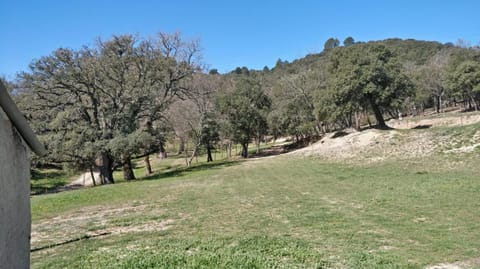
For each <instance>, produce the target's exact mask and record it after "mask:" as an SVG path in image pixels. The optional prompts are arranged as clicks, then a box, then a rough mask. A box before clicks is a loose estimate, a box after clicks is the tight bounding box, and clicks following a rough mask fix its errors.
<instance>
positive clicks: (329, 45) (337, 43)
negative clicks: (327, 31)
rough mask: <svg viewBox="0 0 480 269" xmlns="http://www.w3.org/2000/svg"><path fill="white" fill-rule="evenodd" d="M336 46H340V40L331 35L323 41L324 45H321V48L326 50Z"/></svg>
mask: <svg viewBox="0 0 480 269" xmlns="http://www.w3.org/2000/svg"><path fill="white" fill-rule="evenodd" d="M338 46H340V40H338V39H337V38H333V37H331V38H329V39H327V41H325V45H324V46H323V50H325V51H327V50H330V49H333V48H336V47H338Z"/></svg>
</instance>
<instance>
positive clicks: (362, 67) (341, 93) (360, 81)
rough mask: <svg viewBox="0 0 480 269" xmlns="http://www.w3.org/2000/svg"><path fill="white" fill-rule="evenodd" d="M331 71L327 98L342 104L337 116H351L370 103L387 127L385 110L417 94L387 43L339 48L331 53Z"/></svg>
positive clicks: (339, 105)
mask: <svg viewBox="0 0 480 269" xmlns="http://www.w3.org/2000/svg"><path fill="white" fill-rule="evenodd" d="M329 72H330V77H329V86H328V87H329V91H330V93H329V95H328V97H327V98H329V100H328V102H331V103H333V104H335V107H338V108H340V109H339V111H337V115H335V114H334V116H337V117H338V116H342V117H348V116H351V114H353V113H354V112H356V111H359V110H360V109H366V108H367V107H370V108H371V109H372V110H373V112H374V114H375V117H376V119H377V123H378V125H379V126H380V127H385V122H384V119H383V115H382V114H383V112H386V111H388V110H395V109H398V108H399V107H400V105H401V103H402V102H403V100H404V99H405V98H406V97H408V96H411V95H412V94H413V89H412V84H411V82H410V80H409V78H408V77H407V76H406V75H405V74H404V73H403V72H402V68H401V65H400V63H399V62H398V59H397V58H396V57H395V56H394V54H393V53H392V52H391V51H390V50H388V48H387V47H386V46H384V45H380V44H357V45H355V46H350V47H345V48H342V49H339V50H336V51H334V52H333V53H332V56H331V63H330V68H329ZM329 108H330V109H332V106H329ZM333 110H337V109H335V108H333ZM327 111H328V108H327Z"/></svg>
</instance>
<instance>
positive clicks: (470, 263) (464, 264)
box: [425, 258, 480, 269]
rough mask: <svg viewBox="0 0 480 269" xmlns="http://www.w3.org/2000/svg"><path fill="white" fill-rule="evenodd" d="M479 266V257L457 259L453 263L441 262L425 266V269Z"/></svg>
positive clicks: (455, 268) (459, 268) (461, 268)
mask: <svg viewBox="0 0 480 269" xmlns="http://www.w3.org/2000/svg"><path fill="white" fill-rule="evenodd" d="M479 267H480V258H474V259H469V260H465V261H458V262H454V263H441V264H437V265H432V266H427V267H426V268H425V269H472V268H479Z"/></svg>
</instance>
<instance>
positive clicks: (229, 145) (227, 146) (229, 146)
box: [226, 142, 232, 159]
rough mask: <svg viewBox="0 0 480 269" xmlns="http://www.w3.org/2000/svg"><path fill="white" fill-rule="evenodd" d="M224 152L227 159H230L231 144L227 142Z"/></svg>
mask: <svg viewBox="0 0 480 269" xmlns="http://www.w3.org/2000/svg"><path fill="white" fill-rule="evenodd" d="M226 150H227V159H230V158H232V142H228V144H227V145H226Z"/></svg>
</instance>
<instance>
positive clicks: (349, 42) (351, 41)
mask: <svg viewBox="0 0 480 269" xmlns="http://www.w3.org/2000/svg"><path fill="white" fill-rule="evenodd" d="M353 44H355V40H354V39H353V37H351V36H349V37H347V38H345V40H343V45H344V46H345V47H348V46H351V45H353Z"/></svg>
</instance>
